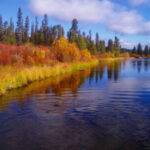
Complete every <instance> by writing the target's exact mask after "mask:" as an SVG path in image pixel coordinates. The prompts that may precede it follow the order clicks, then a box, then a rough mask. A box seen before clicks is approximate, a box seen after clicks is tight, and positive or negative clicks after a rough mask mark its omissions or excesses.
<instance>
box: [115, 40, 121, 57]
mask: <svg viewBox="0 0 150 150" xmlns="http://www.w3.org/2000/svg"><path fill="white" fill-rule="evenodd" d="M114 49H115V56H116V57H118V56H119V53H120V42H119V39H118V38H117V37H115V41H114Z"/></svg>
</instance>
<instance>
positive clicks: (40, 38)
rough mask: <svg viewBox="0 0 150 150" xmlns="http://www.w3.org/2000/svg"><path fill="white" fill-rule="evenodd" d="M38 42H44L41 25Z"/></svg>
mask: <svg viewBox="0 0 150 150" xmlns="http://www.w3.org/2000/svg"><path fill="white" fill-rule="evenodd" d="M38 37H39V42H38V43H39V44H41V45H43V44H44V42H45V39H44V30H43V27H41V28H40V31H39V36H38Z"/></svg>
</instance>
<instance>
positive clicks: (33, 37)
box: [30, 23, 35, 44]
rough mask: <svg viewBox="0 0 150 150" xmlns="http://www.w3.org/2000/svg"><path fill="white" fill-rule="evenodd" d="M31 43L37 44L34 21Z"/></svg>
mask: <svg viewBox="0 0 150 150" xmlns="http://www.w3.org/2000/svg"><path fill="white" fill-rule="evenodd" d="M30 41H31V43H33V44H35V29H34V23H32V26H31V39H30Z"/></svg>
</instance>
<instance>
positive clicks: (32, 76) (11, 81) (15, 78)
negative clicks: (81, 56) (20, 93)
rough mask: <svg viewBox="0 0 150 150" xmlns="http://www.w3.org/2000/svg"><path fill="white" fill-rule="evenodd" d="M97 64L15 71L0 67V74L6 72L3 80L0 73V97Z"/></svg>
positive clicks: (31, 68) (91, 62) (86, 63)
mask: <svg viewBox="0 0 150 150" xmlns="http://www.w3.org/2000/svg"><path fill="white" fill-rule="evenodd" d="M98 63H99V61H98V60H97V59H94V60H91V61H89V62H77V63H70V64H69V63H60V64H56V65H54V66H33V67H24V68H22V69H16V70H14V68H13V67H10V66H6V67H4V68H3V67H0V72H2V71H4V70H5V71H4V72H6V71H8V72H7V76H5V77H3V78H2V74H3V73H0V96H1V95H3V94H5V93H7V92H8V91H10V90H11V89H16V88H20V87H23V86H26V85H28V84H30V83H32V82H34V81H39V80H43V79H46V78H51V77H57V76H60V75H65V74H69V73H73V72H75V71H80V70H85V69H86V68H88V67H91V66H94V65H97V64H98Z"/></svg>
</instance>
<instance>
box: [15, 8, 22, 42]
mask: <svg viewBox="0 0 150 150" xmlns="http://www.w3.org/2000/svg"><path fill="white" fill-rule="evenodd" d="M16 40H17V45H21V44H22V41H23V18H22V10H21V8H19V10H18V21H17V30H16Z"/></svg>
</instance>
